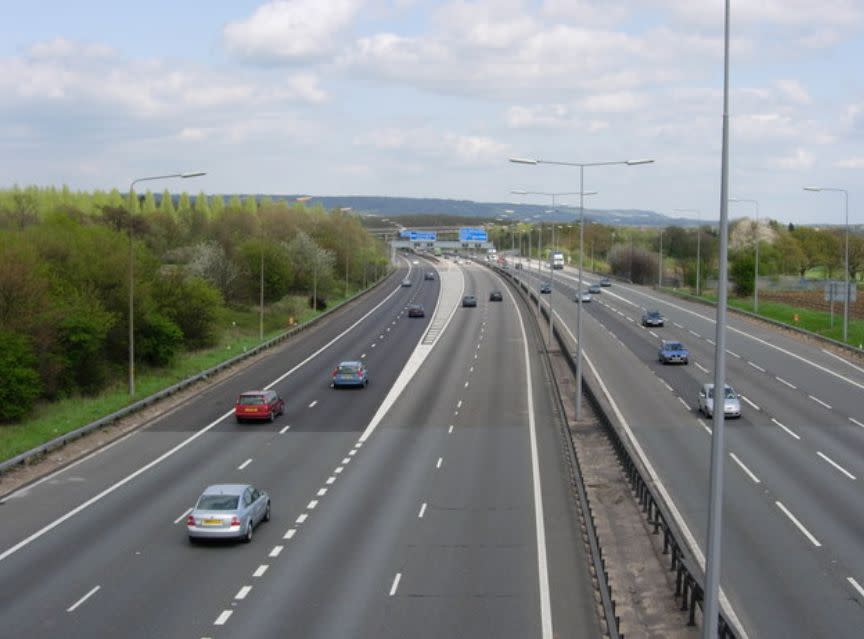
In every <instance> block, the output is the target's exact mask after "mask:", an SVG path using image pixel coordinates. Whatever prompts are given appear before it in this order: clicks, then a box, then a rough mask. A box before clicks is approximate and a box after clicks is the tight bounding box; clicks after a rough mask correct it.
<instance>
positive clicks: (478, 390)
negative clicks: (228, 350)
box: [0, 260, 600, 639]
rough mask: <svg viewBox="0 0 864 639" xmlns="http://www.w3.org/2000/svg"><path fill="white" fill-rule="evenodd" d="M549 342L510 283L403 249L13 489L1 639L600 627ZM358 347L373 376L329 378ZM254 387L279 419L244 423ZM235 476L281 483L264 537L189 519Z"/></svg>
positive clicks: (566, 632) (496, 632)
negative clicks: (343, 295) (360, 293)
mask: <svg viewBox="0 0 864 639" xmlns="http://www.w3.org/2000/svg"><path fill="white" fill-rule="evenodd" d="M433 268H437V269H438V270H437V273H438V276H437V277H436V279H435V280H433V281H425V280H424V279H423V271H426V270H432V269H433ZM406 275H407V276H408V277H409V278H410V279H411V280H412V282H413V286H411V287H400V286H399V285H398V283H399V281H400V280H401V279H402V278H403V277H405V276H406ZM492 288H500V289H502V290H505V295H504V301H503V302H501V303H490V302H488V301H487V299H488V292H489V290H491V289H492ZM463 292H465V293H471V292H473V293H475V294H476V295H477V296H478V299H479V302H480V303H479V305H478V307H477V308H473V309H463V308H461V307H460V306H459V301H460V300H461V295H462V294H463ZM410 302H417V303H421V304H423V305H424V307H425V308H426V311H427V314H426V318H424V319H409V318H407V316H406V313H405V306H406V304H408V303H410ZM539 349H540V346H539V337H538V333H537V330H536V327H535V326H534V324H533V323H532V321H531V320H530V318H529V316H528V314H527V313H526V312H525V308H524V305H523V304H521V303H519V302H518V301H517V298H514V297H513V296H512V295H511V294H510V293H509V291H508V290H507V289H506V287H505V286H504V284H503V283H502V281H501V280H500V279H499V277H498V276H497V275H495V274H493V273H491V272H490V271H488V270H487V269H485V268H483V267H480V266H475V265H469V266H465V267H456V266H455V265H452V264H450V263H441V264H439V265H432V264H428V263H426V262H419V263H414V264H411V263H408V262H407V261H406V260H402V265H401V266H400V268H399V269H397V271H396V272H395V273H394V274H393V275H392V276H391V277H390V278H389V279H388V281H387V282H385V283H384V284H383V285H382V286H379V287H378V288H377V289H375V290H374V291H372V292H371V293H370V294H368V295H366V296H364V297H362V298H360V299H359V300H357V301H355V302H353V303H352V304H350V305H349V306H348V307H346V308H345V309H344V310H342V311H340V312H338V313H336V314H334V315H333V316H331V317H330V318H328V319H327V320H326V321H324V322H321V323H320V324H318V325H317V326H315V327H314V328H312V329H310V330H308V331H305V332H303V333H301V334H300V336H299V337H298V338H296V339H292V340H289V341H288V342H286V343H285V344H284V345H282V346H280V347H278V348H276V349H274V350H273V352H272V353H271V354H269V355H268V356H266V357H264V358H262V359H261V360H260V361H258V362H256V363H255V364H254V365H252V366H250V367H248V368H245V369H243V370H240V371H238V372H237V373H236V374H235V375H233V376H231V377H230V378H229V379H227V380H226V381H223V382H220V383H217V384H214V385H213V386H212V387H210V388H209V389H207V390H206V391H205V392H203V393H201V394H199V395H197V396H196V397H194V398H193V399H192V400H190V401H188V402H185V403H183V404H182V405H180V406H179V407H177V408H175V409H172V410H170V411H169V412H167V413H166V414H164V415H162V416H160V417H158V418H157V419H154V420H153V421H152V422H151V423H149V424H148V425H146V426H145V427H144V428H142V429H139V430H137V431H135V432H133V433H132V434H130V435H128V436H126V437H124V438H122V439H120V440H118V441H117V442H115V443H114V444H111V445H109V446H107V447H105V448H103V449H102V450H100V451H98V452H96V453H94V454H92V455H90V456H88V457H86V458H84V459H83V460H80V461H78V462H76V463H73V464H71V465H70V466H68V467H66V468H65V469H63V470H61V471H58V472H56V473H54V474H52V475H50V476H48V477H45V478H43V479H42V480H40V481H38V482H36V483H34V484H31V485H29V486H27V487H25V488H23V489H20V490H18V491H16V492H14V493H12V494H10V495H7V496H5V497H3V498H2V499H0V507H2V512H3V513H4V523H5V525H4V526H3V527H2V529H0V618H2V620H3V621H2V624H3V625H2V631H0V635H2V636H4V637H5V636H8V637H23V636H27V637H54V636H66V637H88V638H95V637H106V638H107V637H111V638H113V637H118V636H122V637H142V638H143V637H160V638H164V637H171V638H173V637H189V638H191V639H198V638H201V637H212V638H217V637H244V638H248V637H274V636H285V635H286V634H290V635H293V636H299V637H304V638H308V637H321V638H325V637H326V638H332V637H376V638H378V637H406V636H411V637H441V636H447V637H478V636H495V637H543V638H544V639H547V638H548V639H551V638H552V637H553V636H568V637H596V636H598V635H599V634H600V631H599V622H598V617H597V612H596V606H595V603H594V592H593V587H592V584H591V580H590V576H589V569H588V562H587V559H586V556H585V549H584V545H583V542H582V536H581V530H580V525H579V518H578V514H577V512H576V510H575V505H574V501H573V498H572V496H571V495H570V489H569V486H568V484H567V473H568V469H567V466H566V460H565V458H564V455H563V453H562V451H561V446H560V430H559V429H560V426H561V424H560V419H561V418H560V416H559V414H558V412H557V410H556V408H555V406H556V404H555V402H554V401H553V397H552V394H551V391H550V386H549V380H548V377H547V375H548V373H547V369H546V367H545V364H544V363H543V362H542V360H540V358H539V357H537V352H538V350H539ZM343 359H362V360H364V361H365V362H366V363H367V366H368V369H369V371H370V383H369V386H368V388H366V389H362V390H333V389H331V388H329V384H328V379H329V371H330V370H331V369H332V367H333V365H334V364H335V363H336V362H337V361H339V360H343ZM261 387H272V388H274V389H275V390H277V391H278V392H279V394H280V395H281V396H282V397H283V398H284V399H285V400H286V412H285V415H284V416H282V417H281V418H279V419H277V420H276V421H275V422H274V423H272V424H260V425H257V424H242V425H238V424H236V423H235V422H234V420H233V417H232V416H231V407H232V405H233V401H234V398H235V397H236V395H237V394H238V393H239V392H241V391H243V390H249V389H252V388H261ZM223 482H224V483H227V482H248V483H252V484H254V485H256V486H259V487H261V488H264V489H265V490H267V491H268V492H269V493H270V494H271V496H272V504H273V518H272V520H271V521H269V522H266V523H263V524H262V525H260V526H259V527H258V528H257V529H256V530H255V537H254V540H253V541H252V543H251V544H248V545H247V544H240V543H237V544H234V543H212V544H196V545H191V544H190V543H188V541H187V539H186V534H185V527H184V519H185V514H186V513H187V512H188V509H189V508H190V507H191V506H192V504H193V503H194V501H195V500H196V499H197V497H198V495H199V494H200V492H201V490H202V489H203V488H204V487H205V486H207V485H209V484H212V483H223Z"/></svg>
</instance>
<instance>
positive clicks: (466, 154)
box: [354, 127, 509, 165]
mask: <svg viewBox="0 0 864 639" xmlns="http://www.w3.org/2000/svg"><path fill="white" fill-rule="evenodd" d="M354 144H355V145H357V146H367V147H371V148H375V149H380V150H385V151H398V152H402V153H405V154H407V155H408V156H409V157H413V158H414V161H417V160H420V159H425V160H426V161H438V160H442V159H446V161H447V162H448V163H449V164H461V165H484V164H489V163H493V162H501V161H503V160H502V158H506V157H507V153H508V152H509V146H508V145H506V144H503V143H501V142H498V141H496V140H494V139H492V138H489V137H486V136H480V135H464V134H457V133H452V132H440V131H436V130H433V129H429V128H413V129H410V128H406V129H400V128H395V127H389V128H384V129H377V130H375V131H371V132H368V133H364V134H361V135H358V136H356V137H355V138H354Z"/></svg>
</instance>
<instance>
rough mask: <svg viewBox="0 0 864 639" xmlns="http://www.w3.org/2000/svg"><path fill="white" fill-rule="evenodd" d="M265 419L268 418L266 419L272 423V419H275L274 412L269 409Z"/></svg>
mask: <svg viewBox="0 0 864 639" xmlns="http://www.w3.org/2000/svg"><path fill="white" fill-rule="evenodd" d="M267 419H268V420H269V421H270V423H271V424H272V423H273V421H274V420H275V419H276V414H275V413H274V412H273V411H272V410H271V411H270V414H269V415H268V416H267Z"/></svg>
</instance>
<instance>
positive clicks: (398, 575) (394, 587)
mask: <svg viewBox="0 0 864 639" xmlns="http://www.w3.org/2000/svg"><path fill="white" fill-rule="evenodd" d="M401 579H402V573H401V572H397V573H396V576H395V577H393V585H392V586H390V596H391V597H392V596H393V595H395V594H396V591H397V590H398V589H399V581H400V580H401Z"/></svg>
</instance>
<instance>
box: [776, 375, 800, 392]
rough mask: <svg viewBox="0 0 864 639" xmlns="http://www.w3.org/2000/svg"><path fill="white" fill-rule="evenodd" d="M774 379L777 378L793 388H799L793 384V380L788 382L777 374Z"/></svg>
mask: <svg viewBox="0 0 864 639" xmlns="http://www.w3.org/2000/svg"><path fill="white" fill-rule="evenodd" d="M774 379H776V380H777V381H778V382H780V383H781V384H786V386H788V387H789V388H791V389H792V390H798V387H797V386H795V384H793V383H792V382H787V381H786V380H785V379H783V378H782V377H777V376H776V375H775V376H774Z"/></svg>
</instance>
